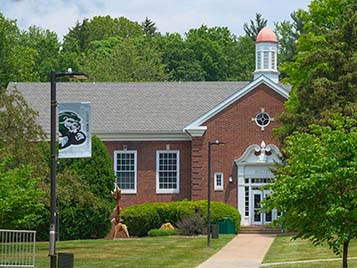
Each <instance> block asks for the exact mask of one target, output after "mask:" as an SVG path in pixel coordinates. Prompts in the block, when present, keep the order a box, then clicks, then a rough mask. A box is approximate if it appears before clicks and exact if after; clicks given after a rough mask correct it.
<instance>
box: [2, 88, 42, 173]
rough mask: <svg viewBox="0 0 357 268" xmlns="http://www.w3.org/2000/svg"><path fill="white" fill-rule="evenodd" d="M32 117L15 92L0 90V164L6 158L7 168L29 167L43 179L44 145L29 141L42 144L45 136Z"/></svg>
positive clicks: (33, 115)
mask: <svg viewBox="0 0 357 268" xmlns="http://www.w3.org/2000/svg"><path fill="white" fill-rule="evenodd" d="M36 116H37V113H36V112H35V111H34V110H32V109H31V108H30V107H29V105H28V104H27V103H26V101H25V99H24V98H23V96H22V95H21V94H20V93H19V92H18V91H17V90H16V89H15V88H13V89H9V90H5V89H0V132H1V136H0V148H1V150H0V161H1V159H5V158H6V157H8V156H10V157H11V158H9V159H8V160H7V161H6V164H7V165H8V166H7V168H15V167H20V166H21V165H31V166H32V167H33V172H34V174H35V176H43V175H44V174H46V166H47V162H46V161H47V158H46V157H45V156H44V154H43V152H44V147H45V145H44V144H43V143H41V142H33V141H38V140H43V139H44V137H45V135H44V132H43V131H42V129H41V126H40V125H39V124H38V123H37V122H36Z"/></svg>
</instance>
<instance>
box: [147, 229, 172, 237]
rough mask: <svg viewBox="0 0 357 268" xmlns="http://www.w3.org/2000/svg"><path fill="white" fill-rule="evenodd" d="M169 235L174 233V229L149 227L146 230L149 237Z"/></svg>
mask: <svg viewBox="0 0 357 268" xmlns="http://www.w3.org/2000/svg"><path fill="white" fill-rule="evenodd" d="M169 235H176V230H162V229H151V230H150V231H149V232H148V236H150V237H155V236H169Z"/></svg>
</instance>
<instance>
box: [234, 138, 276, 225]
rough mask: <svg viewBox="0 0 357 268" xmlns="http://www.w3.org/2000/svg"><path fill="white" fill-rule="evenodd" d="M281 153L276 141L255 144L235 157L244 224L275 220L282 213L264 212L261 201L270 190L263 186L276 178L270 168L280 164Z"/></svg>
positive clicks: (240, 206) (239, 202)
mask: <svg viewBox="0 0 357 268" xmlns="http://www.w3.org/2000/svg"><path fill="white" fill-rule="evenodd" d="M280 156H281V153H280V151H279V149H278V147H277V146H275V145H273V144H268V145H265V143H264V141H262V143H261V145H260V146H259V145H257V144H253V145H250V146H248V148H247V149H246V150H245V152H244V153H243V155H242V156H241V157H240V158H239V159H237V160H235V163H236V165H237V167H238V210H239V213H240V214H241V216H242V220H241V225H254V224H266V223H271V222H272V221H273V220H274V219H276V218H277V217H278V216H279V215H278V213H277V212H276V210H273V211H271V212H269V213H268V212H264V209H263V210H262V207H261V201H262V200H263V199H264V198H265V197H266V196H267V195H268V194H269V193H270V191H269V190H266V189H264V190H263V189H262V186H264V185H266V184H268V183H271V182H272V178H273V177H274V175H273V173H272V172H271V170H270V168H271V167H272V166H273V165H274V164H275V163H280V162H281V159H280Z"/></svg>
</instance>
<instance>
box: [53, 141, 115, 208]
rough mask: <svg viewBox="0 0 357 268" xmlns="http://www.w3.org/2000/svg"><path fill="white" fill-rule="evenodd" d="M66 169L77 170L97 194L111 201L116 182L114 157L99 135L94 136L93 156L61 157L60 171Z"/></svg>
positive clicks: (59, 162) (62, 171)
mask: <svg viewBox="0 0 357 268" xmlns="http://www.w3.org/2000/svg"><path fill="white" fill-rule="evenodd" d="M66 170H72V171H75V172H76V173H77V174H78V175H79V176H81V177H82V178H83V179H84V180H85V181H86V183H87V184H88V185H89V189H90V191H91V192H92V193H93V194H94V195H95V196H97V197H99V198H101V199H103V200H107V201H111V195H110V192H111V190H113V188H114V186H113V185H114V182H115V175H114V172H113V168H112V159H111V157H110V155H109V153H108V150H107V147H105V145H104V144H103V142H102V141H101V140H100V139H99V138H98V137H97V136H95V135H93V136H92V157H88V158H62V159H59V161H58V173H64V172H65V171H66Z"/></svg>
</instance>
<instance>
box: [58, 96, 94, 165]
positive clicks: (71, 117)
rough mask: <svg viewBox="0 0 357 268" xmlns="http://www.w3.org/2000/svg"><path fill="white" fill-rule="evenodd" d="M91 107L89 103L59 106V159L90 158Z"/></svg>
mask: <svg viewBox="0 0 357 268" xmlns="http://www.w3.org/2000/svg"><path fill="white" fill-rule="evenodd" d="M90 112H91V107H90V103H89V102H66V103H60V104H59V113H58V123H59V125H58V132H59V144H58V145H59V150H58V157H59V158H82V157H91V155H92V142H91V124H90V121H91V120H90V119H91V113H90Z"/></svg>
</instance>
